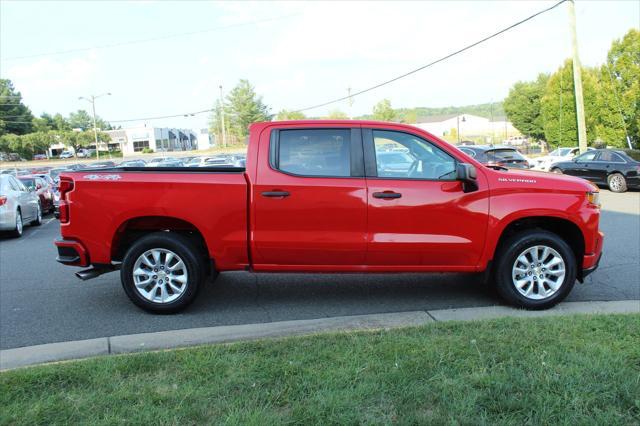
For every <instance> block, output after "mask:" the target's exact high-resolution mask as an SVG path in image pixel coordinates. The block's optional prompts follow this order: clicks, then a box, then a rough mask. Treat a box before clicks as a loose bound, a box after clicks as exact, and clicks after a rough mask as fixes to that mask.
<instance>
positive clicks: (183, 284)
mask: <svg viewBox="0 0 640 426" xmlns="http://www.w3.org/2000/svg"><path fill="white" fill-rule="evenodd" d="M188 280H189V273H188V272H187V267H186V265H185V264H184V262H183V261H182V259H181V258H180V256H178V255H177V254H175V253H174V252H172V251H171V250H167V249H164V248H155V249H151V250H147V251H145V252H144V253H142V254H141V255H140V256H139V257H138V258H137V259H136V262H135V264H134V265H133V283H134V284H135V287H136V290H137V291H138V293H140V295H141V296H142V297H144V298H145V299H147V300H149V301H150V302H154V303H162V304H164V303H171V302H173V301H174V300H176V299H178V298H179V297H180V296H182V294H183V293H184V292H185V290H186V289H187V282H188Z"/></svg>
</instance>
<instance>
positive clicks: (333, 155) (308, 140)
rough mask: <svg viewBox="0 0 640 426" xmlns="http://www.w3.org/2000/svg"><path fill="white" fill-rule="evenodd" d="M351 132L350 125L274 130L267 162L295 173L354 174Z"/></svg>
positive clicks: (320, 174) (318, 175) (341, 175)
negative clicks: (347, 126)
mask: <svg viewBox="0 0 640 426" xmlns="http://www.w3.org/2000/svg"><path fill="white" fill-rule="evenodd" d="M352 132H353V130H352V129H350V128H340V129H288V130H274V131H273V132H272V140H271V152H270V164H271V166H272V168H274V169H276V170H279V171H281V172H283V173H286V174H290V175H295V176H303V177H304V176H307V177H320V176H323V177H351V176H354V173H352V151H353V148H352Z"/></svg>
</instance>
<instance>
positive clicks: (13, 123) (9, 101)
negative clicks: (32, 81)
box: [0, 79, 33, 135]
mask: <svg viewBox="0 0 640 426" xmlns="http://www.w3.org/2000/svg"><path fill="white" fill-rule="evenodd" d="M32 121H33V114H31V110H29V108H28V107H27V106H26V105H25V104H23V103H22V95H21V94H20V92H18V91H16V90H15V88H14V87H13V83H12V82H11V80H8V79H0V135H3V134H5V133H13V134H16V135H24V134H26V133H29V132H31V131H32V129H33V123H32Z"/></svg>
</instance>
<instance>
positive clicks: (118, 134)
mask: <svg viewBox="0 0 640 426" xmlns="http://www.w3.org/2000/svg"><path fill="white" fill-rule="evenodd" d="M105 133H107V134H108V135H109V136H111V142H110V143H109V147H111V146H112V145H117V146H118V147H119V149H120V150H121V151H122V155H124V156H127V155H134V154H138V153H141V152H142V151H143V150H152V151H153V152H171V151H191V150H195V149H207V148H209V147H210V141H209V138H208V137H207V138H205V137H204V136H203V135H202V133H201V132H195V131H193V130H191V129H174V128H168V127H147V126H139V127H130V128H127V129H118V130H109V131H106V132H105Z"/></svg>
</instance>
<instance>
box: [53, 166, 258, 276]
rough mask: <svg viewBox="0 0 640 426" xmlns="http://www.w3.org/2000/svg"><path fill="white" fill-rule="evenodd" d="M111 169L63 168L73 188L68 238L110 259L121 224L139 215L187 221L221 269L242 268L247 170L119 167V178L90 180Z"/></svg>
mask: <svg viewBox="0 0 640 426" xmlns="http://www.w3.org/2000/svg"><path fill="white" fill-rule="evenodd" d="M112 174H114V173H113V172H109V171H106V172H93V171H91V172H73V173H64V174H63V176H67V177H71V178H72V179H73V180H74V182H75V188H74V189H73V190H72V191H71V192H70V193H69V194H68V195H67V197H68V198H67V199H68V201H69V222H68V223H64V224H61V225H60V230H61V233H62V236H63V237H64V238H65V239H73V240H78V241H81V242H82V243H83V245H84V246H85V247H86V249H87V251H88V252H89V254H90V258H91V262H92V263H110V262H111V261H112V255H113V253H112V243H113V241H114V239H115V238H116V234H117V231H118V229H120V227H121V226H123V224H125V223H126V222H127V221H129V220H132V219H136V218H140V217H169V218H175V219H178V220H181V221H184V222H187V223H189V224H191V225H193V227H195V228H196V229H197V230H198V231H199V232H200V233H201V234H202V235H203V236H204V238H205V241H206V243H207V248H208V250H209V255H210V256H211V258H212V259H215V260H216V264H217V266H218V268H220V269H221V270H226V269H242V268H245V267H246V266H247V265H248V263H249V261H248V255H247V184H246V180H245V177H244V175H243V174H241V173H239V174H231V173H229V174H224V173H180V172H174V173H171V172H170V173H165V172H161V173H147V172H118V173H117V175H119V176H120V179H118V180H106V179H94V180H92V179H90V178H88V177H89V176H108V175H112Z"/></svg>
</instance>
